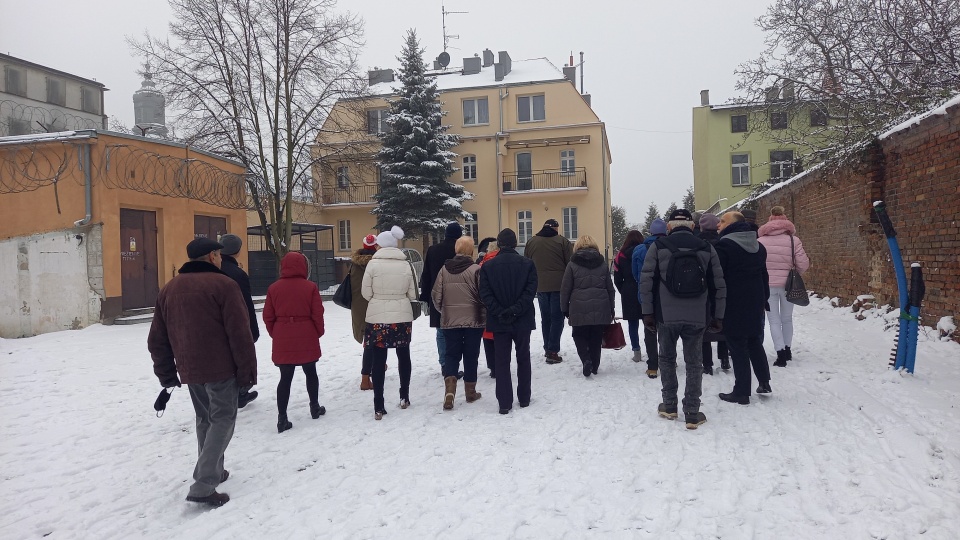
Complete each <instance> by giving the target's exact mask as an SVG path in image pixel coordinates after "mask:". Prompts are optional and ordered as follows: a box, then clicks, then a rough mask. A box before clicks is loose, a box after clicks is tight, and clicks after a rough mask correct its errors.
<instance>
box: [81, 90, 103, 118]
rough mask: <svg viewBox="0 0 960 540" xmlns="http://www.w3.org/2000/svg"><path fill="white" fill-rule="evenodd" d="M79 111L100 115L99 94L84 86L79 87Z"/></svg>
mask: <svg viewBox="0 0 960 540" xmlns="http://www.w3.org/2000/svg"><path fill="white" fill-rule="evenodd" d="M80 109H81V110H82V111H83V112H88V113H93V114H100V92H97V91H96V90H94V89H93V88H88V87H86V86H81V87H80Z"/></svg>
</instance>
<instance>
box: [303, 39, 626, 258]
mask: <svg viewBox="0 0 960 540" xmlns="http://www.w3.org/2000/svg"><path fill="white" fill-rule="evenodd" d="M435 67H439V66H435ZM429 73H430V75H432V76H435V77H436V81H437V88H438V90H439V92H440V101H441V106H442V108H443V110H444V112H445V113H446V116H445V118H444V124H446V125H449V126H450V130H449V132H451V133H456V134H457V135H459V136H460V144H459V145H458V146H457V147H455V148H454V149H453V151H454V152H456V153H457V154H458V157H457V163H456V166H457V167H458V168H459V169H460V170H458V171H456V172H455V173H454V175H453V176H451V178H449V181H451V182H454V183H457V184H461V185H463V186H464V188H465V189H466V190H467V191H469V192H470V193H472V194H473V199H472V200H467V201H464V205H463V206H464V209H465V210H466V211H467V212H470V213H471V214H472V215H473V219H472V220H468V221H466V222H465V223H464V226H465V232H466V234H470V235H472V236H473V237H474V238H475V239H476V240H480V239H482V238H484V237H488V236H496V235H497V233H498V232H499V231H500V230H501V229H503V228H506V227H510V228H512V229H514V230H515V231H517V235H518V238H519V241H520V244H521V249H522V245H523V244H524V243H525V242H526V240H527V239H528V238H530V237H531V236H532V235H534V234H536V232H537V231H538V230H540V228H541V227H542V225H543V222H544V221H546V220H547V219H550V218H554V219H556V220H557V221H559V222H560V224H561V230H560V232H561V234H563V235H564V236H566V237H568V238H570V239H575V238H576V237H578V236H580V235H582V234H590V235H591V236H593V237H594V238H596V239H597V240H598V242H599V243H601V244H603V245H604V249H605V251H606V254H607V255H608V256H609V255H611V254H612V249H613V247H612V246H611V245H610V243H611V231H610V164H611V162H612V158H611V155H610V149H609V144H608V141H607V135H606V130H605V127H604V124H603V122H601V121H600V119H599V118H598V117H597V115H596V113H594V111H593V109H591V108H590V104H589V96H584V95H581V94H580V93H579V92H578V91H577V89H576V87H575V86H574V84H573V81H574V80H575V68H572V67H565V68H564V71H563V72H561V71H560V70H559V69H557V68H556V67H555V66H554V65H553V64H552V63H550V61H549V60H547V59H544V58H538V59H533V60H518V61H512V60H511V59H510V57H509V55H508V54H507V53H506V52H505V51H501V52H500V53H499V57H498V59H497V61H496V63H495V62H494V58H493V53H492V52H490V51H489V50H487V51H484V54H483V58H480V57H474V58H465V59H464V67H463V68H462V69H443V68H440V69H435V70H434V71H431V72H429ZM369 83H370V95H371V97H367V98H363V99H353V100H341V101H340V102H338V103H337V104H336V106H335V107H334V109H333V111H332V112H331V114H330V115H329V117H328V118H327V121H326V122H325V124H324V127H323V130H322V133H323V135H321V137H320V138H318V140H317V152H318V154H319V157H320V158H321V159H320V165H318V166H317V167H316V169H315V174H314V178H315V182H316V187H317V200H318V201H320V204H321V207H322V212H323V218H324V221H325V222H326V223H330V224H332V225H334V226H335V244H336V254H337V256H347V255H349V254H350V252H351V251H353V250H356V249H357V248H358V247H359V246H360V245H361V241H362V238H363V237H364V236H365V235H367V234H370V233H372V232H376V231H375V230H374V229H375V225H376V216H374V215H373V214H371V213H370V212H371V210H372V209H373V207H374V200H373V198H372V197H373V195H375V194H376V193H377V190H378V181H379V180H378V179H379V173H378V168H377V166H376V163H375V161H374V159H375V158H374V154H375V153H376V152H377V150H379V148H380V141H379V139H378V138H377V137H376V134H377V133H378V132H380V131H382V130H383V129H386V124H385V123H384V120H385V119H386V115H387V112H388V104H387V99H388V98H389V96H390V95H391V94H393V93H394V92H395V91H396V89H397V88H398V86H399V84H400V83H399V82H398V81H395V80H394V76H393V71H392V70H377V71H371V72H370V80H369Z"/></svg>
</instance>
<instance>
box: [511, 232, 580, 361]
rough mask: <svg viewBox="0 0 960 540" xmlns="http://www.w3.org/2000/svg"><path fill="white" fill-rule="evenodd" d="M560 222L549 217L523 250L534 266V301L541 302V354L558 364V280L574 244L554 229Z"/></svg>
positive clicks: (560, 319) (560, 315)
mask: <svg viewBox="0 0 960 540" xmlns="http://www.w3.org/2000/svg"><path fill="white" fill-rule="evenodd" d="M559 228H560V223H558V222H557V220H555V219H548V220H547V221H546V222H545V223H544V224H543V228H542V229H540V232H538V233H537V234H536V236H534V237H533V238H531V239H529V240H527V245H526V247H524V249H523V254H524V256H526V257H527V258H529V259H531V260H533V264H534V266H536V267H537V283H538V286H537V301H538V302H539V303H540V329H541V331H542V332H543V353H544V354H543V355H544V356H546V357H547V363H548V364H559V363H560V362H562V361H563V358H561V357H560V336H561V334H563V312H562V311H561V310H560V283H561V282H562V281H563V273H564V272H565V271H566V270H567V263H569V262H570V256H571V255H572V254H573V246H572V245H571V244H570V240H567V239H566V238H564V237H563V235H562V234H560V233H559V232H558V231H557V229H559Z"/></svg>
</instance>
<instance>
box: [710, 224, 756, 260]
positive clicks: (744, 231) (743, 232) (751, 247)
mask: <svg viewBox="0 0 960 540" xmlns="http://www.w3.org/2000/svg"><path fill="white" fill-rule="evenodd" d="M720 239H721V240H731V241H733V242H736V244H737V245H739V246H740V247H741V248H743V250H744V251H746V252H747V253H756V252H758V251H760V242H758V241H757V233H755V232H754V231H753V227H751V226H750V224H749V223H747V222H746V221H738V222H736V223H731V224H730V225H727V227H726V228H724V229H723V231H721V232H720Z"/></svg>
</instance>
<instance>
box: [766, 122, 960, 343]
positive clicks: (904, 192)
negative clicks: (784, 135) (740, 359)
mask: <svg viewBox="0 0 960 540" xmlns="http://www.w3.org/2000/svg"><path fill="white" fill-rule="evenodd" d="M861 157H862V159H861V160H860V161H859V163H857V164H855V165H851V166H846V167H844V168H843V169H841V170H838V171H835V172H831V173H828V172H823V171H812V172H810V173H809V174H807V175H806V176H804V177H802V178H798V179H797V180H795V181H793V182H791V183H790V184H787V185H784V186H783V187H782V188H780V189H777V190H776V191H773V192H772V193H769V194H768V195H766V196H764V197H761V198H760V199H759V200H758V201H757V202H758V203H759V207H758V209H757V213H758V221H759V222H760V223H764V222H766V219H767V217H768V216H769V213H770V208H771V207H773V206H776V205H780V206H783V207H784V208H785V209H786V212H787V215H788V217H790V219H791V220H792V221H793V222H794V224H795V225H796V226H797V236H799V237H800V238H801V239H802V240H803V245H804V249H805V250H806V251H807V253H808V254H809V255H810V260H811V267H810V271H809V272H808V273H807V274H806V275H805V276H804V281H805V282H806V284H807V286H808V288H810V289H813V290H815V291H817V293H819V294H821V295H824V296H830V297H834V296H835V297H839V298H840V300H841V301H842V302H843V303H845V304H851V303H853V301H854V300H855V299H856V297H857V296H858V295H861V294H872V295H874V296H875V297H876V298H877V300H878V301H879V303H881V304H890V305H891V306H899V300H898V296H897V294H898V293H897V281H896V276H895V275H894V271H893V264H892V263H891V262H890V250H889V248H888V247H887V242H886V238H885V237H884V236H883V232H882V230H881V229H880V225H879V224H878V223H877V220H876V217H875V216H874V213H873V201H875V200H883V201H884V202H885V203H886V205H887V211H888V213H889V214H890V217H891V220H892V221H893V226H894V228H895V229H896V231H897V239H898V241H899V244H900V249H901V251H902V252H903V262H904V265H905V266H906V267H907V279H908V280H909V278H910V264H911V263H913V262H919V263H920V264H921V265H922V266H923V275H924V280H925V282H926V288H927V291H926V297H925V298H924V301H923V307H922V311H921V316H922V318H923V324H925V325H936V323H937V320H938V319H939V318H940V317H942V316H944V315H953V316H957V317H960V230H958V227H960V106H954V107H952V108H950V109H948V111H947V114H946V115H936V116H931V117H929V118H927V119H925V120H923V121H922V122H921V123H920V124H918V125H914V126H912V127H910V128H909V129H907V130H904V131H901V132H899V133H897V134H894V135H892V136H890V137H888V138H886V139H884V140H882V141H877V142H876V143H874V144H873V145H872V146H871V147H869V148H867V149H865V150H864V151H863V153H862V156H861Z"/></svg>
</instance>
